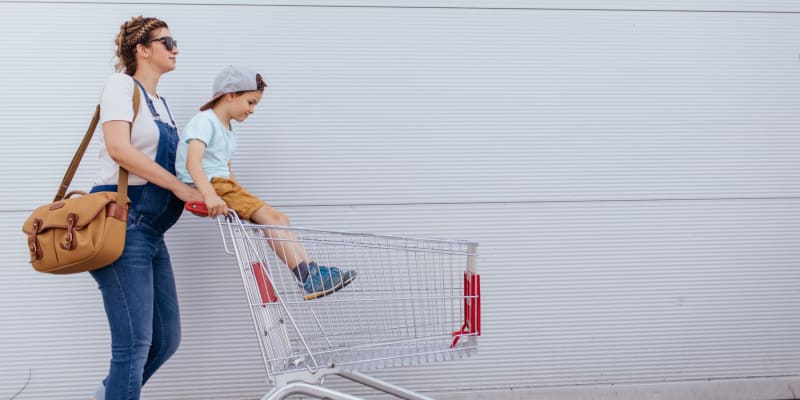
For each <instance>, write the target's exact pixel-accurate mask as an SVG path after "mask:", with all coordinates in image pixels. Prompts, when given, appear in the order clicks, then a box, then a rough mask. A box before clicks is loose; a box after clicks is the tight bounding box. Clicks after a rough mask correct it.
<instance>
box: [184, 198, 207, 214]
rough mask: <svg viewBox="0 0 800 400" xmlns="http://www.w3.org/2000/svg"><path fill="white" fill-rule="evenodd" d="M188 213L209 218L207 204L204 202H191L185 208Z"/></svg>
mask: <svg viewBox="0 0 800 400" xmlns="http://www.w3.org/2000/svg"><path fill="white" fill-rule="evenodd" d="M183 208H185V209H186V210H187V211H190V212H191V213H192V214H194V215H198V216H201V217H207V216H208V208H207V207H206V203H204V202H202V201H190V202H188V203H186V205H185V206H183Z"/></svg>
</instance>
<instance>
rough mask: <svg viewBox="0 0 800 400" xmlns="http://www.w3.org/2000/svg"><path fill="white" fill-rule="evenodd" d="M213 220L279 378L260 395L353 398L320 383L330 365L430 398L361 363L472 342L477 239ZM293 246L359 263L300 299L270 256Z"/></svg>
mask: <svg viewBox="0 0 800 400" xmlns="http://www.w3.org/2000/svg"><path fill="white" fill-rule="evenodd" d="M198 207H200V208H202V205H200V206H198V205H197V204H190V205H188V206H187V208H188V209H190V210H192V211H198ZM218 224H219V229H220V233H221V236H222V240H223V244H224V247H225V251H226V252H227V253H228V254H231V255H233V256H235V258H236V261H237V264H238V267H239V271H240V273H241V277H242V282H243V285H244V289H245V293H246V295H247V299H248V302H249V306H250V312H251V316H252V318H253V323H254V327H255V330H256V334H257V336H258V342H259V345H260V348H261V353H262V356H263V359H264V365H265V367H266V372H267V380H268V382H269V383H271V384H273V385H275V386H274V388H273V390H272V391H270V392H269V393H267V394H266V395H265V396H264V397H263V399H264V400H266V399H270V400H272V399H283V398H285V397H288V396H290V395H295V394H302V395H307V396H312V397H316V398H321V399H322V398H324V399H333V400H353V399H356V397H354V396H352V395H349V394H345V393H342V392H340V391H336V390H333V389H329V388H326V387H323V386H322V382H323V380H324V378H325V377H326V376H329V375H338V376H341V377H344V378H346V379H349V380H352V381H355V382H358V383H361V384H363V385H366V386H369V387H371V388H374V389H377V390H380V391H383V392H385V393H389V394H392V395H394V396H397V397H400V398H404V399H429V398H428V397H426V396H423V395H421V394H418V393H414V392H411V391H409V390H406V389H403V388H400V387H398V386H395V385H392V384H389V383H387V382H384V381H380V380H378V379H375V378H372V377H370V376H367V375H365V374H363V373H361V372H358V371H362V370H368V369H374V368H383V367H396V366H408V365H420V364H426V363H430V362H434V361H446V360H456V359H460V358H462V357H464V356H467V355H469V354H471V353H472V352H474V351H476V350H477V337H478V336H480V276H479V275H478V274H477V270H476V259H477V243H472V242H467V241H454V240H438V239H427V238H414V237H400V236H384V235H371V234H358V233H347V232H333V231H323V230H314V229H299V228H285V227H276V226H265V225H254V224H250V223H247V222H244V221H242V220H240V219H239V218H238V217H237V216H236V215H235V214H232V215H230V216H228V217H220V218H218ZM298 248H299V249H301V250H302V251H304V252H305V255H306V257H307V259H308V260H313V261H314V262H316V263H317V264H319V265H324V266H335V267H338V268H340V269H341V270H342V271H345V270H352V271H355V272H356V273H357V274H356V276H355V279H353V281H352V282H351V283H350V284H349V285H347V286H345V287H344V288H342V290H340V291H338V292H336V293H334V294H332V295H328V296H325V297H321V298H318V299H313V300H305V299H304V298H307V297H308V296H306V293H305V292H304V289H303V287H302V286H300V285H299V283H298V280H297V279H296V278H295V276H294V274H293V273H292V271H290V270H289V268H287V266H286V264H285V263H284V262H283V261H282V260H281V259H280V258H278V257H277V256H276V253H277V254H281V255H283V254H286V253H288V252H291V251H296V249H298ZM284 258H285V257H284Z"/></svg>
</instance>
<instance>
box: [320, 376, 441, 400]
mask: <svg viewBox="0 0 800 400" xmlns="http://www.w3.org/2000/svg"><path fill="white" fill-rule="evenodd" d="M335 374H336V375H339V376H341V377H342V378H346V379H349V380H351V381H353V382H357V383H360V384H362V385H364V386H369V387H371V388H373V389H377V390H380V391H382V392H384V393H388V394H391V395H394V396H396V397H399V398H401V399H406V400H433V399H432V398H430V397H428V396H423V395H421V394H419V393H415V392H412V391H410V390H406V389H403V388H401V387H400V386H396V385H392V384H391V383H389V382H386V381H382V380H380V379H377V378H373V377H371V376H369V375H364V374H362V373H358V372H353V371H337V372H336V373H335Z"/></svg>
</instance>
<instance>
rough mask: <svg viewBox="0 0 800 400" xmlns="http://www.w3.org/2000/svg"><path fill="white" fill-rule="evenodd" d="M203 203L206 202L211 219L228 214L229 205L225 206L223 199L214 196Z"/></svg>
mask: <svg viewBox="0 0 800 400" xmlns="http://www.w3.org/2000/svg"><path fill="white" fill-rule="evenodd" d="M203 201H205V203H206V208H208V216H209V217H211V218H216V217H217V216H219V215H226V214H228V205H227V204H225V200H222V197H219V196H218V195H216V194H214V195H211V196H207V197H206V198H205V199H204V200H203Z"/></svg>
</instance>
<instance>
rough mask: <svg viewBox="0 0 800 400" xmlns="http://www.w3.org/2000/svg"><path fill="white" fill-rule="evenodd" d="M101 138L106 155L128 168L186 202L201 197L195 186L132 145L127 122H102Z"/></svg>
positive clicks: (129, 127)
mask: <svg viewBox="0 0 800 400" xmlns="http://www.w3.org/2000/svg"><path fill="white" fill-rule="evenodd" d="M103 139H105V144H106V148H107V149H108V155H109V156H111V158H112V159H113V160H114V161H115V162H116V163H117V164H119V165H120V166H122V168H125V169H126V170H128V172H130V173H132V174H134V175H138V176H140V177H142V178H143V179H145V180H146V181H148V182H151V183H153V184H154V185H158V186H160V187H162V188H164V189H167V190H169V191H171V192H172V193H174V194H175V196H177V197H178V198H179V199H181V200H183V201H185V202H188V201H201V200H203V196H201V195H200V193H199V192H198V191H197V190H196V189H195V188H193V187H191V186H189V185H187V184H185V183H183V182H181V181H179V180H178V178H177V177H175V175H173V174H171V173H170V172H169V171H167V170H166V169H164V168H162V167H161V166H160V165H158V163H156V162H155V161H153V160H151V159H150V158H149V157H147V156H146V155H145V154H144V153H142V152H141V151H140V150H139V149H137V148H135V147H133V146H132V145H131V123H130V122H128V121H108V122H104V123H103Z"/></svg>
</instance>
